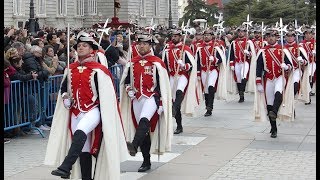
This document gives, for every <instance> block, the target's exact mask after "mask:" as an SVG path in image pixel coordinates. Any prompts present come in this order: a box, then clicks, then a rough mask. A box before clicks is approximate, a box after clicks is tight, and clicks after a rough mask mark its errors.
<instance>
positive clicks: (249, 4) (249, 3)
mask: <svg viewBox="0 0 320 180" xmlns="http://www.w3.org/2000/svg"><path fill="white" fill-rule="evenodd" d="M248 6H249V13H248V14H249V17H250V18H251V1H250V0H248Z"/></svg>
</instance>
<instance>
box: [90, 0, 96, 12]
mask: <svg viewBox="0 0 320 180" xmlns="http://www.w3.org/2000/svg"><path fill="white" fill-rule="evenodd" d="M88 13H89V14H90V15H96V14H97V0H89V1H88Z"/></svg>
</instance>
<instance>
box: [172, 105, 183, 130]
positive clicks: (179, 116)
mask: <svg viewBox="0 0 320 180" xmlns="http://www.w3.org/2000/svg"><path fill="white" fill-rule="evenodd" d="M175 119H176V122H177V129H176V130H175V131H174V134H180V133H182V132H183V128H182V122H181V121H182V117H181V111H180V110H179V111H178V112H177V114H176V116H175Z"/></svg>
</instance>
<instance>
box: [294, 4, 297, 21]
mask: <svg viewBox="0 0 320 180" xmlns="http://www.w3.org/2000/svg"><path fill="white" fill-rule="evenodd" d="M294 19H297V0H294Z"/></svg>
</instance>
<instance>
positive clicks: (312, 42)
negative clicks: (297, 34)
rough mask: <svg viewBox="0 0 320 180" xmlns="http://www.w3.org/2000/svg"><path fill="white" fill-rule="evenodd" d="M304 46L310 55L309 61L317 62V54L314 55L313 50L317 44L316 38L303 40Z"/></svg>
mask: <svg viewBox="0 0 320 180" xmlns="http://www.w3.org/2000/svg"><path fill="white" fill-rule="evenodd" d="M301 43H302V47H303V48H304V49H305V50H306V51H307V54H308V56H309V62H310V63H312V62H315V61H316V56H315V57H313V54H312V50H314V45H315V40H314V39H311V40H308V41H307V40H303V41H302V42H301Z"/></svg>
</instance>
